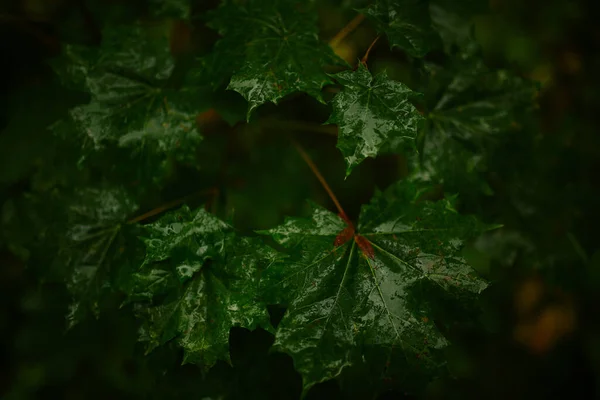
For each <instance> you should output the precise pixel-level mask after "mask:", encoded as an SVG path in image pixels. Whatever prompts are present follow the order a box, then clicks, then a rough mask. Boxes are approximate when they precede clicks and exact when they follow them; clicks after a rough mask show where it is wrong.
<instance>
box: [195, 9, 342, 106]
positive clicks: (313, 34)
mask: <svg viewBox="0 0 600 400" xmlns="http://www.w3.org/2000/svg"><path fill="white" fill-rule="evenodd" d="M210 26H211V27H213V28H215V29H216V30H217V31H218V32H219V34H221V35H222V36H223V38H222V39H221V40H220V41H219V42H218V43H217V44H216V46H215V49H214V53H213V55H211V56H209V57H207V58H206V59H204V60H203V62H204V68H206V69H207V70H209V71H211V74H210V76H214V77H213V80H214V81H215V82H217V83H220V82H223V81H226V80H227V79H228V77H229V76H231V74H232V73H233V76H232V77H231V80H230V82H229V86H228V88H229V89H231V90H235V91H236V92H238V93H240V94H241V95H242V96H244V98H245V99H246V100H247V101H248V103H249V108H248V118H249V117H250V114H251V113H252V111H253V110H254V109H255V108H256V107H258V106H260V105H261V104H264V103H266V102H272V103H275V104H277V102H278V101H279V100H281V99H282V98H283V97H285V96H287V95H289V94H291V93H295V92H305V93H308V94H309V95H311V96H313V97H315V98H317V99H319V100H321V89H322V88H323V86H325V85H327V84H330V83H332V81H331V79H330V78H329V77H328V76H327V74H325V72H324V71H323V66H325V65H328V64H340V63H341V60H339V59H338V58H337V57H336V56H335V55H334V53H333V51H332V50H331V49H330V48H329V47H328V46H327V45H326V44H325V43H322V42H321V41H320V40H319V37H318V30H317V14H316V10H315V9H314V6H313V4H311V3H308V2H300V1H296V0H278V1H271V0H249V1H246V2H237V1H228V2H224V4H223V5H222V6H221V7H220V8H219V9H218V10H217V11H216V12H214V13H213V14H212V16H211V21H210ZM219 77H220V78H219Z"/></svg>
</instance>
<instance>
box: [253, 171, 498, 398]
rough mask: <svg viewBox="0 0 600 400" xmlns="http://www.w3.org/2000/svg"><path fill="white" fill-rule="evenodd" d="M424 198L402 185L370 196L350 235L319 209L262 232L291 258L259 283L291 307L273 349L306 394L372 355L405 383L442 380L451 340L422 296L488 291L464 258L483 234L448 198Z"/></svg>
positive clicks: (336, 219)
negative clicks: (393, 367)
mask: <svg viewBox="0 0 600 400" xmlns="http://www.w3.org/2000/svg"><path fill="white" fill-rule="evenodd" d="M421 193H422V191H421V190H420V189H418V188H417V187H415V186H412V185H411V184H410V183H400V184H398V185H396V186H394V187H392V188H390V189H389V190H388V191H386V192H385V193H380V194H378V195H376V196H375V198H374V199H373V201H372V202H371V203H370V204H369V205H367V206H365V207H363V209H362V212H361V215H360V222H359V224H358V230H357V232H356V233H355V235H354V236H353V237H352V235H351V234H350V235H348V230H347V229H350V228H347V227H346V224H345V223H344V221H342V219H340V218H339V217H337V216H336V215H335V214H333V213H331V212H329V211H327V210H325V209H323V208H321V207H318V206H314V211H313V215H312V218H311V219H309V220H305V219H299V218H290V219H288V220H287V221H286V222H285V224H283V225H282V226H280V227H277V228H274V229H272V230H269V231H264V232H263V233H265V234H269V235H271V236H272V237H273V238H274V239H275V240H277V241H278V242H279V243H280V244H282V245H284V246H286V247H287V248H288V249H289V250H290V252H291V254H293V256H292V257H291V258H290V259H289V260H286V261H285V262H281V263H275V264H274V265H272V266H270V267H269V268H268V270H267V271H266V272H265V274H264V276H263V285H264V286H265V289H264V290H265V291H266V292H267V293H269V295H270V296H272V298H271V299H270V300H271V301H276V302H283V303H284V304H288V305H289V308H288V311H287V313H286V315H285V316H284V318H283V320H282V321H281V324H280V325H279V327H278V330H277V333H276V340H275V344H274V346H275V348H276V349H278V350H281V351H284V352H287V353H289V354H290V355H291V356H292V358H293V359H294V363H295V366H296V369H297V370H298V371H299V372H300V373H301V374H302V375H303V378H304V387H305V389H308V388H310V387H311V386H312V385H314V384H316V383H318V382H322V381H325V380H327V379H331V378H334V377H336V376H338V375H339V374H340V372H341V370H342V369H343V368H346V367H350V366H351V365H352V364H353V363H355V362H356V361H357V360H364V359H365V357H366V359H369V358H370V355H369V354H371V353H373V352H375V353H380V352H382V351H383V352H385V353H386V354H387V358H388V362H390V363H393V364H400V365H403V366H404V368H405V369H404V371H405V373H406V376H405V377H404V379H406V380H407V381H409V380H411V379H414V378H415V377H422V376H423V375H424V376H426V377H432V376H435V375H436V374H437V373H439V372H440V366H441V365H442V364H443V363H444V358H443V356H442V355H441V354H440V352H439V350H441V349H442V348H444V347H445V346H446V345H447V344H448V340H447V339H446V338H445V337H444V335H443V334H442V333H440V331H439V330H438V329H437V327H436V324H435V322H434V321H433V320H432V315H431V309H430V307H429V304H428V298H429V297H428V296H427V295H425V294H424V293H425V291H426V290H438V291H442V292H444V293H446V294H448V295H449V296H450V297H452V298H454V299H455V300H457V301H459V300H462V299H463V298H464V297H468V295H471V294H478V293H480V292H481V291H482V290H484V289H485V288H486V286H487V284H486V283H485V282H484V281H483V280H481V279H480V278H478V277H477V276H476V275H475V272H474V271H473V269H472V268H471V267H470V266H469V265H467V263H466V261H465V260H464V259H463V258H462V257H461V250H462V247H463V245H464V244H465V241H466V240H468V239H470V238H473V237H474V236H476V235H478V234H479V233H480V232H481V231H482V230H483V229H484V227H483V225H481V224H480V223H479V222H477V220H476V219H475V218H473V217H466V216H462V215H459V214H458V213H457V212H456V211H455V210H454V208H453V204H452V201H451V200H449V199H445V200H440V201H437V202H430V201H419V200H418V199H419V196H420V194H421ZM350 233H352V232H350ZM344 241H345V242H344ZM334 243H336V244H337V245H338V246H337V247H336V246H335V245H334Z"/></svg>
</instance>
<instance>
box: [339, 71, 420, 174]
mask: <svg viewBox="0 0 600 400" xmlns="http://www.w3.org/2000/svg"><path fill="white" fill-rule="evenodd" d="M334 77H335V79H336V80H337V81H338V82H339V83H340V84H342V85H343V86H344V89H343V90H342V92H341V93H339V94H337V95H336V96H335V97H334V99H333V100H332V105H333V114H332V115H331V117H330V118H329V120H328V121H327V122H328V123H334V124H337V125H338V127H339V136H338V148H339V149H340V150H341V151H342V154H343V155H344V158H345V159H346V165H347V170H346V175H349V174H350V172H351V170H352V168H353V167H355V166H356V165H358V164H359V163H360V162H361V161H362V160H364V159H365V158H367V157H375V156H376V155H377V154H378V152H379V150H380V149H381V148H382V147H384V146H385V145H386V144H388V142H389V141H391V140H394V139H395V140H402V141H405V142H409V143H412V142H413V141H414V139H415V137H416V136H417V128H418V125H419V121H420V120H421V119H422V118H421V116H420V115H419V114H418V112H417V110H416V109H415V107H414V106H413V105H412V104H411V102H410V100H411V98H414V97H416V95H417V94H416V93H415V92H413V91H412V90H410V89H409V88H408V87H406V86H405V85H404V84H402V83H400V82H396V81H393V80H390V79H388V77H387V75H386V74H385V73H382V74H379V75H376V76H374V77H373V76H372V75H371V73H370V72H369V71H368V70H367V68H366V67H365V66H364V65H362V64H360V65H359V67H358V70H356V71H354V72H351V71H344V72H340V73H339V74H336V75H334Z"/></svg>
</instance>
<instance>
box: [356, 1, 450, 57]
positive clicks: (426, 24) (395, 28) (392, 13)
mask: <svg viewBox="0 0 600 400" xmlns="http://www.w3.org/2000/svg"><path fill="white" fill-rule="evenodd" d="M428 5H429V2H428V1H426V0H377V1H375V2H374V4H372V5H370V6H369V7H367V8H365V9H364V10H362V11H361V12H362V13H363V14H364V15H365V16H366V17H367V18H368V19H370V20H371V21H373V23H374V24H375V27H376V28H377V30H378V31H379V32H385V34H386V35H387V37H388V40H389V42H390V46H391V47H392V48H395V47H398V48H400V49H402V50H404V51H406V52H407V53H408V54H410V55H411V56H413V57H423V56H424V55H425V54H427V52H429V50H431V49H433V48H435V47H437V46H438V44H439V36H438V35H437V33H436V32H435V31H434V30H433V28H432V26H431V19H430V17H429V8H428Z"/></svg>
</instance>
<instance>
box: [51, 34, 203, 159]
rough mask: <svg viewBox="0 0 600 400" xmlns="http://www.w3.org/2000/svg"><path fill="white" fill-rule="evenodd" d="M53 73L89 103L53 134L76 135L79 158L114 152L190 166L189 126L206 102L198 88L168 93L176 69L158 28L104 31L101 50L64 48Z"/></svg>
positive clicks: (195, 138)
mask: <svg viewBox="0 0 600 400" xmlns="http://www.w3.org/2000/svg"><path fill="white" fill-rule="evenodd" d="M53 66H54V67H55V70H56V71H57V73H58V75H59V77H60V78H61V80H62V81H63V82H65V83H66V84H67V85H69V86H70V87H73V88H76V89H79V90H82V91H84V92H88V93H89V94H90V96H91V101H90V102H89V103H88V104H84V105H80V106H78V107H75V108H73V109H71V111H70V120H69V121H68V123H66V124H65V123H63V124H59V125H57V127H56V128H55V131H56V133H57V134H59V135H61V136H62V137H68V136H69V135H73V134H77V135H78V136H79V138H80V139H79V140H80V141H81V143H82V147H83V148H84V153H83V154H84V155H85V154H86V152H90V151H98V150H100V149H102V148H104V147H105V146H107V145H114V146H121V147H129V148H132V150H133V151H134V152H150V153H153V154H160V155H163V156H166V155H173V156H175V157H176V158H179V159H183V160H191V159H192V158H193V150H194V148H195V146H196V145H197V144H198V142H199V141H200V140H201V136H200V134H199V133H198V132H197V130H196V121H195V118H196V115H197V114H198V112H199V111H201V109H202V107H203V104H202V103H203V100H205V99H204V98H203V94H202V93H201V92H200V91H199V90H197V89H196V88H193V87H189V88H184V89H181V90H177V89H172V88H169V87H167V86H166V81H167V79H168V78H169V77H170V75H171V73H172V71H173V68H174V66H175V64H174V60H173V59H172V57H171V55H170V53H169V37H168V31H167V29H166V27H165V26H163V25H162V24H160V25H158V26H145V25H142V24H139V23H138V24H135V25H133V26H126V27H125V26H109V27H107V28H106V29H105V30H104V31H103V41H102V45H101V47H100V48H99V49H95V48H85V47H81V46H74V45H71V46H66V48H65V50H64V54H63V57H62V59H59V60H56V61H55V62H54V63H53Z"/></svg>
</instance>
